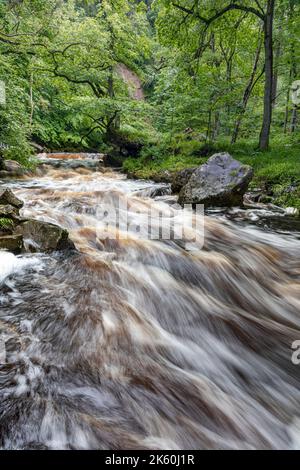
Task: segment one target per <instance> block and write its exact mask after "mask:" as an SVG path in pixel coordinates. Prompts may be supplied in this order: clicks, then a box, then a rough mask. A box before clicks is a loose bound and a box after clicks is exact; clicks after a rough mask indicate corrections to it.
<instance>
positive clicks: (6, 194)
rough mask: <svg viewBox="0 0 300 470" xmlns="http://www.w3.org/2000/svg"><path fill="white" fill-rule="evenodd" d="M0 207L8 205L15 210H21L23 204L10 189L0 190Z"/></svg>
mask: <svg viewBox="0 0 300 470" xmlns="http://www.w3.org/2000/svg"><path fill="white" fill-rule="evenodd" d="M0 205H3V206H4V205H9V206H13V207H15V208H16V209H21V207H23V205H24V203H23V201H21V199H18V198H17V197H16V196H15V195H14V193H13V192H12V191H11V190H10V189H7V188H3V189H2V188H0Z"/></svg>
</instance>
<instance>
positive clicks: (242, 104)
mask: <svg viewBox="0 0 300 470" xmlns="http://www.w3.org/2000/svg"><path fill="white" fill-rule="evenodd" d="M299 28H300V5H299V2H298V1H297V0H232V1H231V0H228V1H227V2H224V1H223V0H174V1H173V0H154V1H151V0H102V1H100V0H47V2H46V1H43V0H6V1H5V0H1V2H0V80H2V81H3V82H4V83H5V85H6V105H3V104H0V143H1V148H0V151H1V153H3V154H4V155H5V157H13V158H16V159H18V160H20V161H26V159H27V157H28V156H29V155H30V153H32V152H33V150H34V147H33V144H39V145H41V146H43V147H46V148H49V149H58V148H60V149H66V150H67V149H75V148H87V149H95V150H102V151H109V150H111V149H112V148H113V147H115V146H116V145H119V148H121V146H122V144H123V143H124V142H125V143H130V142H131V143H134V144H136V145H135V146H134V145H133V146H132V147H130V145H129V146H127V154H126V155H129V156H130V155H131V150H130V149H132V154H133V155H132V156H136V154H137V153H138V155H139V156H140V160H139V161H140V162H141V163H139V164H140V165H147V164H148V165H149V162H150V163H151V162H152V163H151V165H152V164H154V165H157V166H159V167H164V165H165V163H163V162H167V161H174V159H175V160H176V161H182V162H184V164H189V162H191V161H193V162H194V161H195V159H197V158H199V157H200V158H201V157H203V156H207V154H209V152H210V150H211V149H212V148H229V146H230V145H233V149H234V146H235V145H237V146H238V148H240V147H241V145H242V146H243V145H245V146H246V147H245V148H248V147H249V146H250V147H251V148H252V151H253V152H254V150H253V149H255V148H259V147H260V149H261V150H266V149H267V148H268V146H269V141H270V143H271V148H272V151H273V152H274V151H275V149H276V148H278V149H281V148H288V147H284V146H285V145H289V146H291V147H292V148H293V151H295V149H299V147H297V145H298V144H299V127H298V125H297V118H298V116H297V112H298V109H297V102H295V100H293V99H292V96H291V86H292V84H293V83H295V82H296V81H297V79H299V78H300V75H299V70H298V67H299V65H298V64H299V58H300V39H299ZM141 86H142V89H143V90H141V89H140V88H141ZM295 86H296V87H297V82H296V85H295ZM247 146H248V147H247ZM128 149H129V150H128ZM137 150H138V152H137ZM250 153H251V152H250ZM271 155H272V154H270V158H272V157H271ZM278 158H280V155H279V156H278ZM278 158H277V159H276V161H278ZM282 158H284V157H283V156H282ZM170 159H171V160H170ZM172 159H173V160H172ZM139 164H137V165H139ZM128 165H129V166H130V163H128ZM294 179H295V180H297V179H299V175H298V173H297V171H296V168H295V178H294Z"/></svg>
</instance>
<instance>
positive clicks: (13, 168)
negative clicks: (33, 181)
mask: <svg viewBox="0 0 300 470" xmlns="http://www.w3.org/2000/svg"><path fill="white" fill-rule="evenodd" d="M24 173H25V169H24V168H23V167H22V165H20V163H18V162H16V161H15V160H2V161H1V164H0V178H9V177H14V176H22V175H24Z"/></svg>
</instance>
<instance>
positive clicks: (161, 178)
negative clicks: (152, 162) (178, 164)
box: [151, 170, 173, 183]
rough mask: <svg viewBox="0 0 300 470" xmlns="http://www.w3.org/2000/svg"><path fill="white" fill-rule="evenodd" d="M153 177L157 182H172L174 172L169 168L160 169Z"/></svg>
mask: <svg viewBox="0 0 300 470" xmlns="http://www.w3.org/2000/svg"><path fill="white" fill-rule="evenodd" d="M151 179H152V180H153V181H155V182H156V183H172V180H173V173H172V172H171V171H168V170H163V171H159V172H158V173H156V174H155V175H153V176H152V177H151Z"/></svg>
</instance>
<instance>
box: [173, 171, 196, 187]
mask: <svg viewBox="0 0 300 470" xmlns="http://www.w3.org/2000/svg"><path fill="white" fill-rule="evenodd" d="M196 169H197V167H193V168H185V169H184V170H180V171H178V172H177V173H175V175H174V176H173V179H172V185H171V189H172V193H179V191H181V189H182V188H183V186H185V185H186V184H187V182H188V181H189V179H190V177H191V176H192V174H193V173H194V171H195V170H196Z"/></svg>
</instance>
